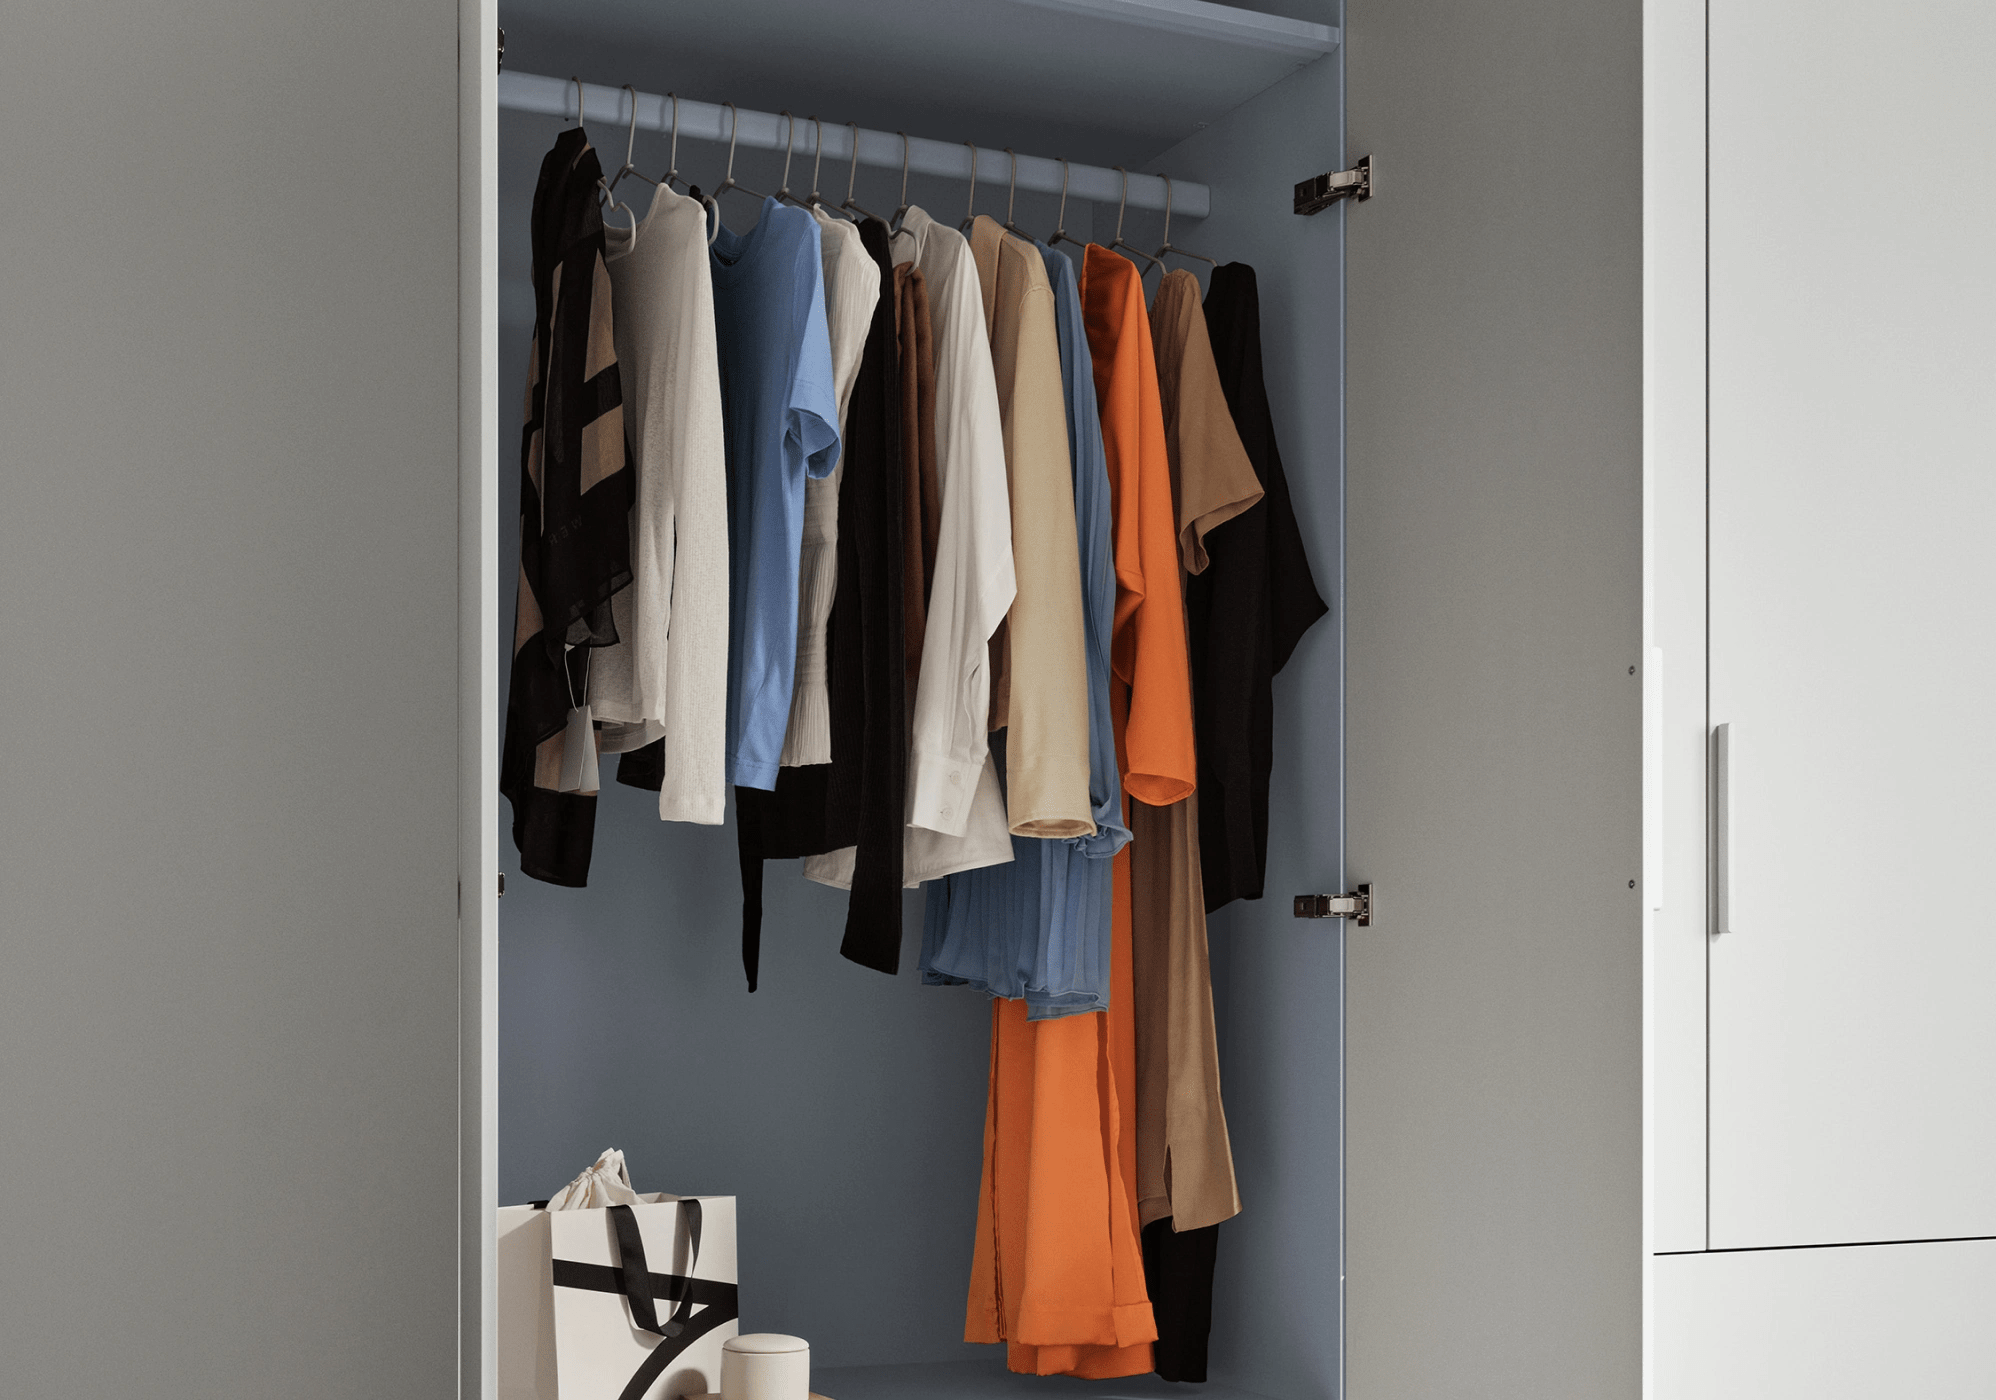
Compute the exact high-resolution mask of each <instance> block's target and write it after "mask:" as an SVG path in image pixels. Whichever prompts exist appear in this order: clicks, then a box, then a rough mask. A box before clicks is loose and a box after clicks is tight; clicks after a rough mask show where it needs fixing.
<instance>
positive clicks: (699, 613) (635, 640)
mask: <svg viewBox="0 0 1996 1400" xmlns="http://www.w3.org/2000/svg"><path fill="white" fill-rule="evenodd" d="M605 241H606V245H607V246H606V251H605V255H604V262H605V266H606V268H607V269H608V275H609V278H610V295H611V311H612V315H613V318H614V321H615V334H616V341H617V363H618V370H619V377H620V379H621V381H622V386H623V397H624V421H625V423H626V424H628V425H629V431H630V435H631V447H632V452H633V454H634V456H635V459H636V466H637V500H636V503H635V504H634V505H633V507H632V509H631V584H630V587H628V588H625V589H624V590H622V591H621V592H619V593H618V594H616V596H615V597H613V598H612V599H611V600H610V607H611V613H612V616H613V617H614V618H615V619H616V624H617V636H618V638H619V640H618V643H617V645H615V646H613V647H604V648H601V649H600V650H598V651H597V652H596V653H595V655H594V656H592V657H591V658H590V680H589V689H590V695H589V703H590V707H591V709H593V710H594V711H595V714H596V716H597V718H599V719H601V720H603V721H605V728H604V730H603V734H602V747H603V749H604V751H605V752H608V753H617V752H621V751H625V750H629V749H635V748H642V747H643V746H644V745H645V744H648V743H650V742H652V741H653V740H655V739H658V738H660V737H663V738H664V740H665V781H664V784H663V785H662V786H661V787H660V788H659V793H658V814H659V816H660V818H661V819H663V820H666V821H686V822H702V823H706V824H708V825H715V824H718V823H719V822H720V821H721V820H722V817H723V815H724V811H725V808H726V805H727V784H726V764H725V762H724V750H725V749H726V746H727V735H726V730H727V697H728V495H727V493H728V466H727V456H726V449H725V447H724V445H723V440H722V429H721V377H720V360H719V357H718V355H717V353H716V351H715V347H714V283H713V277H712V274H711V272H710V270H709V267H708V262H707V220H706V211H705V209H704V207H703V206H702V205H701V204H700V202H699V201H698V200H693V199H688V198H686V197H684V196H683V195H678V194H674V193H673V192H672V191H671V190H669V189H665V188H661V189H659V191H658V192H657V194H656V195H654V196H653V198H652V204H651V210H650V212H649V213H647V214H646V215H645V218H644V222H643V223H641V224H640V225H638V228H637V232H636V235H635V237H634V236H633V234H632V232H631V230H630V229H629V227H628V226H626V225H624V224H622V223H620V222H618V221H616V220H612V221H611V222H610V224H609V226H608V227H607V228H606V230H605Z"/></svg>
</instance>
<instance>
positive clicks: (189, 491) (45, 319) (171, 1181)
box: [0, 0, 458, 1400]
mask: <svg viewBox="0 0 1996 1400" xmlns="http://www.w3.org/2000/svg"><path fill="white" fill-rule="evenodd" d="M457 14H458V11H457V6H456V5H455V4H442V3H436V0H425V3H418V4H407V3H394V4H389V3H379V0H361V2H360V3H356V4H345V5H339V6H330V7H329V6H323V5H319V6H308V5H300V4H279V5H270V4H262V3H249V2H248V0H189V2H188V3H184V4H177V5H172V6H156V7H147V6H133V5H113V4H103V3H95V2H94V0H86V2H85V3H76V4H66V5H60V6H55V5H40V6H33V5H30V6H16V7H13V8H12V9H11V10H10V12H9V15H8V20H7V39H6V42H5V44H4V45H0V121H4V125H5V129H6V131H7V133H8V135H7V140H6V142H5V143H4V147H0V184H4V187H5V188H6V189H7V191H8V192H9V193H8V197H7V198H6V200H5V201H4V202H0V230H4V233H0V239H3V240H4V243H5V246H6V247H7V248H8V249H9V251H10V256H9V257H8V259H7V261H6V265H5V268H4V269H0V326H4V327H5V335H4V338H0V453H4V458H5V462H6V467H7V470H6V473H5V477H6V481H7V491H8V497H7V503H6V508H5V510H4V511H0V596H4V597H5V598H6V599H7V601H8V605H9V607H10V608H11V609H12V610H13V613H14V615H15V617H16V618H17V620H18V622H19V626H18V628H17V637H16V642H15V644H14V651H13V655H12V657H11V659H10V660H9V661H8V662H7V663H5V664H4V665H0V793H4V798H0V929H4V932H0V946H4V958H5V965H6V972H5V975H4V977H0V1181H4V1182H5V1183H6V1189H5V1192H4V1202H0V1259H4V1261H5V1264H4V1267H0V1358H4V1361H0V1369H4V1378H0V1391H4V1392H5V1393H6V1394H8V1395H18V1396H24V1397H25V1396H33V1397H37V1400H44V1398H45V1397H46V1398H50V1400H53V1398H54V1397H69V1396H75V1397H93V1400H94V1397H102V1396H111V1395H146V1396H156V1397H161V1400H168V1398H169V1397H186V1400H197V1397H198V1400H213V1397H219V1396H229V1397H236V1396H257V1395H273V1394H285V1395H294V1396H301V1397H306V1396H309V1397H352V1400H362V1398H363V1397H365V1400H381V1398H382V1397H390V1396H411V1397H414V1396H422V1397H435V1396H442V1395H448V1394H450V1393H452V1390H453V1387H454V1384H455V1366H456V1325H457V1311H456V1308H457V1294H456V1250H457V1241H456V1218H455V1210H456V1201H457V1195H458V1190H457V1187H458V1175H457V1173H458V1161H457V1145H458V1143H457V1092H458V1077H457V1075H458V1045H457V1006H458V947H457V923H456V876H457V787H456V779H457V735H458V729H457V712H456V705H457V668H458V654H457V648H456V636H457V558H456V542H457V511H458V459H457V452H458V424H457V417H456V401H457V377H458V368H457V367H458V340H457V309H458V302H457V293H458V260H457V259H458V243H457V204H456V200H455V198H454V195H453V193H452V192H453V189H454V186H455V183H456V171H457V158H458V152H457Z"/></svg>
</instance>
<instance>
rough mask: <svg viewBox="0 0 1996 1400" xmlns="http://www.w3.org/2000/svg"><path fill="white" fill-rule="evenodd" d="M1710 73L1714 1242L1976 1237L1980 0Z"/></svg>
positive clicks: (1988, 974)
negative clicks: (1725, 797) (1724, 783)
mask: <svg viewBox="0 0 1996 1400" xmlns="http://www.w3.org/2000/svg"><path fill="white" fill-rule="evenodd" d="M1881 18H1882V19H1883V20H1884V22H1878V21H1879V20H1880V19H1881ZM1711 65H1712V67H1711V113H1712V116H1711V122H1712V137H1711V139H1712V155H1711V189H1712V193H1711V308H1712V310H1711V334H1712V340H1711V347H1712V348H1711V356H1712V358H1711V432H1712V440H1711V443H1712V445H1711V719H1712V721H1713V722H1714V723H1715V724H1717V723H1725V724H1728V725H1730V727H1731V735H1732V744H1733V764H1732V767H1733V774H1732V778H1733V788H1734V791H1733V812H1734V829H1733V857H1734V862H1733V866H1734V869H1733V883H1732V888H1731V891H1730V893H1731V898H1732V932H1731V933H1729V934H1725V935H1722V936H1720V937H1718V938H1716V939H1715V941H1714V944H1713V946H1712V950H1711V1036H1712V1040H1711V1065H1712V1078H1711V1211H1712V1216H1711V1229H1712V1234H1711V1243H1712V1244H1713V1245H1714V1246H1715V1247H1725V1246H1739V1245H1766V1244H1805V1243H1806V1244H1814V1243H1830V1242H1836V1241H1850V1240H1877V1239H1913V1238H1931V1237H1942V1236H1961V1235H1978V1234H1991V1233H1996V1190H1992V1189H1991V1186H1990V1183H1991V1181H1992V1180H1996V1113H1992V1112H1991V1108H1990V1104H1991V1093H1992V1090H1996V1016H1993V1015H1991V1011H1990V1003H1991V998H1992V995H1996V917H1992V914H1991V912H1990V910H1991V907H1992V906H1991V904H1990V901H1989V899H1988V897H1987V892H1986V885H1987V880H1988V872H1989V870H1990V868H1991V865H1992V859H1991V852H1992V850H1996V804H1992V803H1991V801H1990V800H1989V789H1990V786H1991V783H1992V780H1996V723H1992V719H1996V548H1992V545H1991V540H1992V536H1993V535H1996V446H1992V444H1996V336H1992V327H1996V259H1992V257H1991V246H1992V245H1991V242H1990V239H1991V236H1992V235H1991V229H1992V227H1996V185H1992V184H1991V182H1990V181H1989V180H1988V179H1987V178H1986V174H1985V172H1986V170H1987V168H1988V166H1989V164H1990V160H1991V157H1992V156H1996V83H1992V82H1991V81H1990V78H1989V75H1990V73H1991V72H1992V71H1996V10H1992V9H1990V8H1989V7H1987V6H1982V5H1970V4H1941V3H1921V4H1916V5H1908V6H1901V7H1895V8H1894V9H1893V10H1892V11H1891V12H1890V15H1889V16H1885V17H1881V16H1878V15H1877V13H1876V12H1875V11H1873V10H1870V9H1868V8H1867V9H1861V8H1860V7H1858V6H1856V5H1853V4H1836V5H1832V6H1829V7H1828V8H1827V9H1826V8H1825V7H1824V6H1823V5H1822V4H1820V3H1808V4H1803V3H1798V2H1796V0H1755V3H1752V4H1724V5H1715V6H1714V7H1713V10H1712V42H1711ZM1868 168H1875V169H1876V170H1878V171H1880V172H1889V173H1887V174H1886V175H1885V178H1882V179H1879V180H1877V181H1875V182H1874V181H1872V180H1871V179H1869V178H1868V177H1867V176H1866V174H1865V171H1866V170H1867V169H1868Z"/></svg>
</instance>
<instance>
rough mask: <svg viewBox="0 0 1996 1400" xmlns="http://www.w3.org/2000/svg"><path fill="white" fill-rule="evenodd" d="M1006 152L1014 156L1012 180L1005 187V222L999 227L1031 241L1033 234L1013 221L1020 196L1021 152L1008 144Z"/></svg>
mask: <svg viewBox="0 0 1996 1400" xmlns="http://www.w3.org/2000/svg"><path fill="white" fill-rule="evenodd" d="M1005 154H1006V155H1008V156H1010V157H1011V158H1012V180H1011V183H1010V184H1008V185H1007V186H1006V187H1005V222H1004V223H1002V224H1000V225H999V227H1000V228H1002V229H1004V230H1005V232H1007V233H1016V234H1017V235H1018V236H1019V237H1021V238H1023V239H1025V240H1026V241H1027V242H1031V241H1032V237H1033V236H1032V235H1031V234H1030V233H1027V232H1026V231H1025V230H1024V229H1022V228H1020V227H1019V226H1018V225H1017V224H1015V223H1013V222H1012V205H1013V203H1014V202H1016V201H1017V199H1018V198H1019V153H1018V152H1017V151H1015V150H1013V149H1012V148H1011V147H1010V146H1007V147H1005Z"/></svg>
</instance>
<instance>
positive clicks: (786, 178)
mask: <svg viewBox="0 0 1996 1400" xmlns="http://www.w3.org/2000/svg"><path fill="white" fill-rule="evenodd" d="M776 115H777V116H779V117H782V118H783V119H784V121H786V122H788V123H789V129H788V130H787V131H786V132H785V133H784V136H783V186H782V188H780V189H779V190H777V192H776V197H777V198H778V199H785V198H787V197H788V196H789V194H790V153H791V152H792V151H794V150H795V149H796V148H797V118H795V117H793V116H791V115H790V113H788V112H786V111H784V110H782V109H780V108H779V109H778V110H777V113H776Z"/></svg>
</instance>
